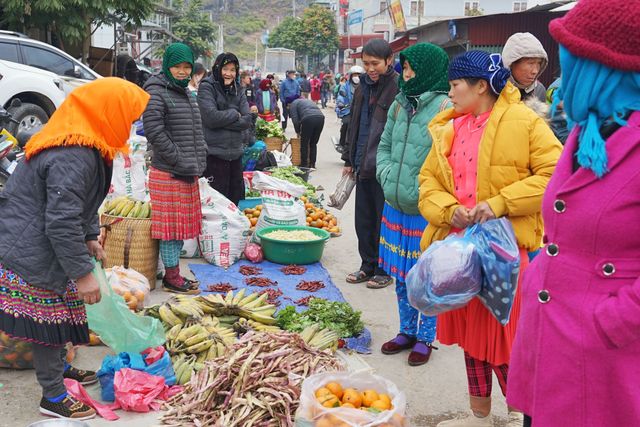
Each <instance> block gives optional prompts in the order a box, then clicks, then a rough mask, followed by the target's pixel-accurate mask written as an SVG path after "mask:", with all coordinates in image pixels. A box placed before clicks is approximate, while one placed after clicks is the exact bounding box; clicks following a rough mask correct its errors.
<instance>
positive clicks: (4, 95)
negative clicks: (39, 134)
mask: <svg viewBox="0 0 640 427" xmlns="http://www.w3.org/2000/svg"><path fill="white" fill-rule="evenodd" d="M72 89H73V87H71V86H70V85H69V84H68V83H67V82H66V81H65V80H64V79H62V78H60V77H59V76H58V75H56V74H54V73H50V72H48V71H44V70H41V69H39V68H35V67H29V66H27V65H22V64H18V63H15V62H10V61H2V60H0V106H2V107H4V108H5V109H7V110H8V111H9V112H10V113H11V115H12V116H13V118H14V119H15V120H16V121H17V122H18V124H15V123H12V124H9V125H7V130H8V131H9V132H11V133H12V134H13V135H17V134H18V131H24V130H30V129H32V128H34V127H38V126H40V125H42V124H43V123H46V122H47V121H48V120H49V117H51V115H52V114H53V112H54V111H55V110H56V109H57V108H58V107H59V106H60V104H62V101H64V99H65V98H66V96H67V94H68V93H69V92H71V90H72ZM14 99H19V100H20V101H21V103H20V104H21V105H19V106H11V101H13V100H14Z"/></svg>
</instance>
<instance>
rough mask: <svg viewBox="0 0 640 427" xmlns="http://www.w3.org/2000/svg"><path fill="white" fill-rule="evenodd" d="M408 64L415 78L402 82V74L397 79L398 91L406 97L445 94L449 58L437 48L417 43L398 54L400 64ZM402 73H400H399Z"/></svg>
mask: <svg viewBox="0 0 640 427" xmlns="http://www.w3.org/2000/svg"><path fill="white" fill-rule="evenodd" d="M405 61H408V62H409V65H411V68H412V69H413V72H414V73H415V74H416V75H415V77H413V78H412V79H410V80H408V81H406V82H405V81H404V78H403V77H402V74H401V75H400V77H399V79H398V86H399V87H400V91H401V92H402V93H404V94H405V95H406V96H408V97H415V96H419V95H422V94H423V93H425V92H447V91H448V90H449V80H448V78H447V68H448V67H449V56H447V53H446V52H445V51H444V50H443V49H442V48H441V47H439V46H436V45H434V44H431V43H418V44H414V45H413V46H410V47H408V48H406V49H405V50H403V51H402V52H400V64H401V67H404V63H405ZM401 73H402V71H401Z"/></svg>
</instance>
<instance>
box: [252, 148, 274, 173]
mask: <svg viewBox="0 0 640 427" xmlns="http://www.w3.org/2000/svg"><path fill="white" fill-rule="evenodd" d="M276 166H278V162H276V156H274V155H273V153H271V152H270V151H267V150H264V151H263V152H262V153H261V154H260V158H259V159H258V162H257V163H256V169H255V170H257V171H263V170H265V169H267V168H271V167H276Z"/></svg>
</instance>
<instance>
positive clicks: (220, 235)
mask: <svg viewBox="0 0 640 427" xmlns="http://www.w3.org/2000/svg"><path fill="white" fill-rule="evenodd" d="M198 184H199V186H200V200H201V202H202V234H201V235H200V238H199V242H200V251H201V252H202V256H203V257H204V259H206V260H207V262H209V263H210V264H214V265H217V266H220V267H224V268H228V267H230V266H231V265H233V264H235V263H236V262H237V261H238V260H240V257H241V256H242V252H243V251H244V247H245V243H246V242H247V236H248V235H249V228H250V227H251V223H250V222H249V219H247V217H246V216H244V214H243V213H242V211H240V210H239V209H238V207H237V206H236V205H235V204H234V203H233V202H231V201H230V200H229V199H227V198H226V197H224V196H223V195H222V194H220V193H219V192H217V191H216V190H214V189H213V188H211V186H210V185H209V183H208V182H207V180H206V179H205V178H200V180H199V181H198Z"/></svg>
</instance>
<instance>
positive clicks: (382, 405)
mask: <svg viewBox="0 0 640 427" xmlns="http://www.w3.org/2000/svg"><path fill="white" fill-rule="evenodd" d="M369 407H370V408H373V409H377V410H379V411H387V410H389V409H391V403H390V402H386V401H384V400H380V399H378V400H376V401H374V402H372V403H371V406H369Z"/></svg>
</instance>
